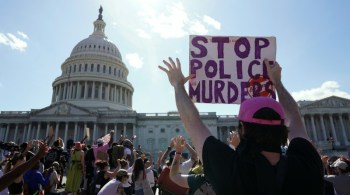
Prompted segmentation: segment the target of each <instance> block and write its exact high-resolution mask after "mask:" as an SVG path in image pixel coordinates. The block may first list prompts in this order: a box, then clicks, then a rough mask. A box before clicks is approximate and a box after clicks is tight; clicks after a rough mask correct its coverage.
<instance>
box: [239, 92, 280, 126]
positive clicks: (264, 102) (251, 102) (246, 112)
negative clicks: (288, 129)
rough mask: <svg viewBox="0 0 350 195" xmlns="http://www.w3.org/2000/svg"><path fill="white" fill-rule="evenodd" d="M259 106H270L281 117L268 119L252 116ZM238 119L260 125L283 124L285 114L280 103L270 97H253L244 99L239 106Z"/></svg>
mask: <svg viewBox="0 0 350 195" xmlns="http://www.w3.org/2000/svg"><path fill="white" fill-rule="evenodd" d="M261 108H270V109H272V110H274V111H275V112H277V113H278V114H279V115H280V117H281V119H279V120H269V119H259V118H254V114H255V113H256V112H257V111H258V110H260V109H261ZM238 119H239V120H241V121H244V122H248V123H257V124H262V125H283V124H284V119H285V114H284V110H283V108H282V106H281V104H280V103H278V102H277V101H276V100H274V99H273V98H270V97H254V98H251V99H247V100H245V101H244V102H243V103H242V104H241V107H240V108H239V115H238Z"/></svg>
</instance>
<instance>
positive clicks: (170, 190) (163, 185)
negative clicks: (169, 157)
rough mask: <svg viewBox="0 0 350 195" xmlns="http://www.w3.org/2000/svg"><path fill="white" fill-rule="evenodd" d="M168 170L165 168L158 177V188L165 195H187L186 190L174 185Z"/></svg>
mask: <svg viewBox="0 0 350 195" xmlns="http://www.w3.org/2000/svg"><path fill="white" fill-rule="evenodd" d="M169 173H170V168H169V167H165V168H164V169H163V170H162V172H161V173H160V175H159V178H158V187H159V188H160V189H161V190H162V192H164V193H165V194H175V195H186V194H188V188H184V187H181V186H179V185H177V184H176V183H174V182H173V181H172V180H171V179H170V177H169Z"/></svg>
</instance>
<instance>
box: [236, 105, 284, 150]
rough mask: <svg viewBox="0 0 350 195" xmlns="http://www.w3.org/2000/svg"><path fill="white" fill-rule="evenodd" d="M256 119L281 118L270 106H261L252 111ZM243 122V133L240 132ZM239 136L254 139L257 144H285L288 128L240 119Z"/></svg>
mask: <svg viewBox="0 0 350 195" xmlns="http://www.w3.org/2000/svg"><path fill="white" fill-rule="evenodd" d="M253 117H254V118H256V119H265V120H266V119H267V120H281V117H280V115H279V114H278V113H277V112H275V111H274V110H273V109H271V108H267V107H265V108H261V109H259V110H258V111H257V112H255V113H254V116H253ZM241 123H243V126H244V133H242V132H241V130H242V126H241ZM239 131H240V136H241V138H243V139H247V140H254V141H255V142H256V143H257V144H259V145H265V146H272V147H280V146H285V145H286V144H287V139H288V129H287V127H286V126H285V125H284V124H281V125H262V124H257V123H248V122H244V121H240V123H239Z"/></svg>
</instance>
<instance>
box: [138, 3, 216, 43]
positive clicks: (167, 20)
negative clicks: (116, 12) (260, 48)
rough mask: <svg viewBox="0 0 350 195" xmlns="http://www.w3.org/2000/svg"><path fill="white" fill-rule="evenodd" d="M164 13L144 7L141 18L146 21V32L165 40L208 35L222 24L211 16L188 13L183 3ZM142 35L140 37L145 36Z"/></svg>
mask: <svg viewBox="0 0 350 195" xmlns="http://www.w3.org/2000/svg"><path fill="white" fill-rule="evenodd" d="M159 10H164V11H163V12H159V11H158V10H155V9H154V8H153V7H150V6H149V7H144V8H143V10H142V11H141V12H139V16H140V17H141V18H142V19H143V20H144V24H145V25H146V26H143V28H144V29H147V30H144V32H146V31H147V33H148V34H151V33H154V34H157V35H158V36H160V37H161V38H163V39H169V38H181V37H184V36H186V35H188V34H207V33H208V32H209V28H215V29H218V30H220V28H221V24H220V23H219V22H218V21H216V20H214V19H213V18H211V17H209V16H206V15H205V16H203V17H201V16H198V15H196V14H194V13H191V12H189V11H187V10H186V9H185V7H184V5H183V4H182V2H177V3H172V4H170V5H168V6H166V7H165V8H164V9H159ZM188 13H189V14H188ZM143 35H144V34H140V31H139V36H143Z"/></svg>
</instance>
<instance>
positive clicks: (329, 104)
mask: <svg viewBox="0 0 350 195" xmlns="http://www.w3.org/2000/svg"><path fill="white" fill-rule="evenodd" d="M344 107H349V108H350V100H349V99H346V98H341V97H337V96H330V97H327V98H324V99H321V100H317V101H314V102H312V103H310V104H307V105H305V106H302V108H344Z"/></svg>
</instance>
